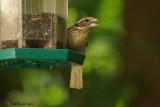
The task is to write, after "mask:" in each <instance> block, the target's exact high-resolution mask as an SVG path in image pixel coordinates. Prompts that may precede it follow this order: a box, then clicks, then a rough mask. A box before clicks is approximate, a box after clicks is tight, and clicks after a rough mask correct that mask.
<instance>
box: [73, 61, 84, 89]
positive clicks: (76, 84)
mask: <svg viewBox="0 0 160 107" xmlns="http://www.w3.org/2000/svg"><path fill="white" fill-rule="evenodd" d="M82 73H83V66H82V65H79V64H75V63H71V79H70V88H75V89H82V88H83V77H82V75H83V74H82Z"/></svg>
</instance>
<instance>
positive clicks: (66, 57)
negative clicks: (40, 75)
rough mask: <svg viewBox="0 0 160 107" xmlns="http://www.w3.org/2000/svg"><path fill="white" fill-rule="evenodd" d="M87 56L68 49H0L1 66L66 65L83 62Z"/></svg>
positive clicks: (36, 66) (40, 66) (47, 66)
mask: <svg viewBox="0 0 160 107" xmlns="http://www.w3.org/2000/svg"><path fill="white" fill-rule="evenodd" d="M84 59H85V56H84V55H82V54H80V53H78V52H75V51H71V50H68V49H43V48H8V49H1V50H0V68H51V67H66V66H68V65H70V62H75V63H77V64H81V65H82V64H83V62H84Z"/></svg>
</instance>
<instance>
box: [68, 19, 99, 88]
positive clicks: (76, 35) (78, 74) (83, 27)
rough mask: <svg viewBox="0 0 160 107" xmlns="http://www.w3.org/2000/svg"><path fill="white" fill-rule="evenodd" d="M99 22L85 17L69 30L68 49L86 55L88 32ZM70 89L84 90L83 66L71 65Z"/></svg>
mask: <svg viewBox="0 0 160 107" xmlns="http://www.w3.org/2000/svg"><path fill="white" fill-rule="evenodd" d="M97 23H98V20H97V19H96V18H93V17H85V18H82V19H81V20H79V21H78V22H77V23H75V24H74V25H73V26H72V27H70V28H68V29H67V48H68V49H71V50H74V51H77V52H80V53H81V54H85V51H86V47H87V45H88V36H87V34H88V32H89V30H90V28H92V27H95V26H97ZM71 66H72V68H71V80H70V87H71V88H76V89H81V88H83V78H82V71H83V70H82V68H83V66H82V65H79V64H76V63H71Z"/></svg>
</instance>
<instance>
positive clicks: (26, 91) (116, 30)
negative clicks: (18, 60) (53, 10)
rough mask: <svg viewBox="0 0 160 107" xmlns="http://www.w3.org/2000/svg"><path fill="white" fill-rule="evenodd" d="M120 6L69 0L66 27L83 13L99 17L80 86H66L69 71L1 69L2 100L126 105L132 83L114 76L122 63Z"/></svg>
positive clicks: (40, 106) (117, 1)
mask: <svg viewBox="0 0 160 107" xmlns="http://www.w3.org/2000/svg"><path fill="white" fill-rule="evenodd" d="M122 6H123V2H122V0H69V18H68V27H69V26H72V24H73V23H74V22H75V21H77V20H78V19H80V18H81V17H84V16H92V17H96V18H98V19H99V26H98V27H97V28H94V29H92V30H91V32H90V33H89V47H88V50H87V54H86V60H85V63H84V89H82V90H72V89H69V88H68V87H69V85H68V84H69V83H68V81H69V73H70V72H69V71H65V72H64V73H60V72H58V71H57V70H55V71H50V70H42V69H41V70H37V69H33V70H27V69H23V70H19V71H20V72H18V71H12V72H11V71H10V70H9V71H8V72H7V71H6V72H3V71H2V72H1V75H0V76H1V77H0V79H1V81H5V82H4V83H3V84H2V85H4V86H7V85H8V86H7V88H6V89H5V91H7V92H8V94H7V95H3V94H2V93H5V91H4V89H3V88H0V90H3V91H1V96H7V97H6V99H7V100H5V102H6V103H7V104H9V103H10V102H14V101H15V102H16V101H17V102H24V103H31V104H32V105H30V106H29V107H32V106H33V107H97V106H98V107H126V102H125V101H126V99H127V98H128V96H129V94H130V90H131V89H132V88H131V87H132V86H130V85H128V83H126V82H125V81H126V80H124V79H122V78H119V77H118V76H119V75H120V71H121V68H120V66H121V63H122V62H121V56H120V47H121V40H122V38H123V26H122ZM66 80H67V81H66ZM6 84H7V85H6ZM2 101H4V100H3V99H1V102H2ZM0 106H3V105H1V104H0ZM9 107H10V106H9ZM15 107H16V106H15Z"/></svg>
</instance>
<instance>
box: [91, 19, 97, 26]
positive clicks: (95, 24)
mask: <svg viewBox="0 0 160 107" xmlns="http://www.w3.org/2000/svg"><path fill="white" fill-rule="evenodd" d="M97 25H98V19H96V18H93V19H92V21H91V23H90V27H96V26H97Z"/></svg>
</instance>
